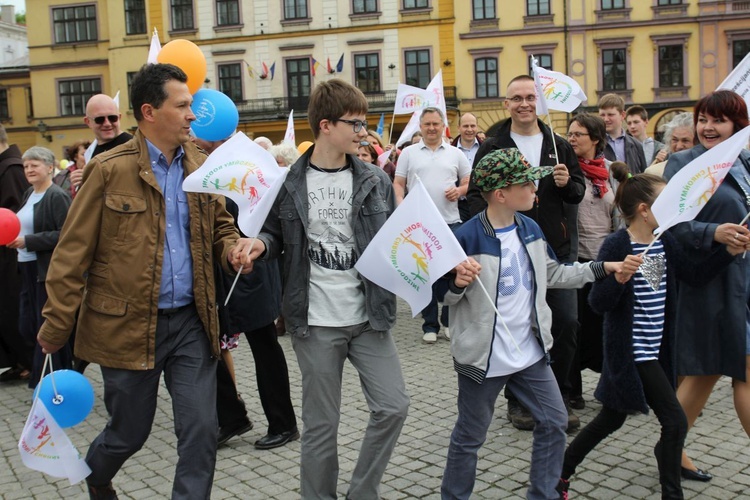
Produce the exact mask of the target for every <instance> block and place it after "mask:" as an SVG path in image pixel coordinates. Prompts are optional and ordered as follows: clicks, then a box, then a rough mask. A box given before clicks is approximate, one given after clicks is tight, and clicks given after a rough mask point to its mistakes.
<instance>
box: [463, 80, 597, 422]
mask: <svg viewBox="0 0 750 500" xmlns="http://www.w3.org/2000/svg"><path fill="white" fill-rule="evenodd" d="M505 95H506V98H505V108H506V109H507V110H508V113H509V114H510V118H509V119H507V120H505V121H504V122H501V123H500V124H499V125H497V126H494V127H493V129H496V132H495V134H494V135H492V136H488V137H487V139H486V140H485V141H484V143H482V146H481V147H480V148H479V151H478V152H477V155H476V156H475V157H474V165H476V164H477V163H478V162H479V161H480V160H481V159H482V158H484V156H485V155H487V154H488V153H489V152H491V151H494V150H496V149H505V148H518V149H519V150H520V151H521V153H522V154H523V155H524V157H525V158H526V159H527V160H528V161H529V163H531V165H533V166H554V172H553V175H548V176H546V177H543V178H542V179H540V180H539V181H538V185H537V192H536V201H535V202H534V207H533V208H532V209H531V210H529V211H527V212H522V213H523V214H524V215H526V216H528V217H531V218H532V219H534V220H535V221H536V222H537V223H538V224H539V226H540V227H541V228H542V232H543V233H544V237H545V238H546V240H547V243H548V244H549V245H550V246H551V247H552V250H553V251H554V252H555V255H556V257H557V260H559V261H560V262H564V263H569V262H575V261H576V260H577V257H578V256H577V251H578V242H577V238H578V229H577V213H578V206H577V205H578V204H579V203H580V202H581V200H582V199H583V194H584V192H585V190H586V187H585V184H584V182H583V173H582V172H581V168H580V167H579V166H578V160H577V159H576V155H575V152H574V151H573V148H572V147H571V146H570V144H568V142H567V141H566V140H565V139H563V138H562V137H560V136H559V135H557V134H553V133H552V131H551V130H550V128H549V127H547V125H545V124H544V123H543V122H542V121H541V120H540V119H539V118H537V115H536V99H537V95H536V88H535V86H534V79H533V78H532V77H530V76H528V75H520V76H517V77H515V78H513V79H512V80H511V81H510V83H509V84H508V87H507V89H506V92H505ZM553 141H554V144H553ZM555 146H556V147H557V154H558V157H555ZM468 199H469V204H470V206H471V212H472V215H475V214H477V213H479V212H481V211H482V210H484V209H485V208H486V206H487V203H486V202H485V201H484V198H482V195H481V193H480V191H479V189H478V188H477V187H476V186H475V185H474V183H473V180H472V182H471V183H470V187H469V194H468ZM547 303H548V304H549V306H550V308H551V309H552V336H553V338H554V345H553V346H552V349H551V350H550V356H551V358H552V359H551V361H552V371H553V372H554V374H555V379H556V380H557V384H558V386H559V387H560V392H561V393H562V395H563V399H564V400H565V403H566V407H567V408H568V430H569V431H572V430H575V429H577V428H578V427H579V426H580V420H579V419H578V417H577V416H576V415H575V414H574V413H573V412H572V410H571V409H570V407H569V405H568V397H567V395H568V394H569V393H570V381H569V379H570V373H571V369H572V366H573V358H574V355H575V350H576V332H577V330H578V317H577V305H576V304H577V302H576V292H575V290H561V289H548V290H547ZM505 397H506V398H507V399H508V420H510V421H511V423H512V424H513V426H514V427H516V428H517V429H521V430H532V429H534V419H533V418H532V416H531V412H530V411H529V410H528V409H527V408H525V407H524V406H523V405H521V403H520V402H519V401H518V400H517V399H516V398H515V396H513V394H512V392H511V391H510V390H509V389H508V388H507V386H506V388H505Z"/></svg>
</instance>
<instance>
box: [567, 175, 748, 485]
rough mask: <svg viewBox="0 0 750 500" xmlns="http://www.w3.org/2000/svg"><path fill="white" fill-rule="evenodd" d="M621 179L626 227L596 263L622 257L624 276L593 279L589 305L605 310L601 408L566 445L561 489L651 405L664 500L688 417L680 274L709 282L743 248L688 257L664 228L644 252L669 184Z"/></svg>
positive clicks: (619, 199)
mask: <svg viewBox="0 0 750 500" xmlns="http://www.w3.org/2000/svg"><path fill="white" fill-rule="evenodd" d="M613 173H614V174H615V175H617V173H615V172H613ZM621 177H622V178H620V179H618V180H619V181H620V186H619V188H618V190H617V195H616V197H615V203H616V204H617V206H618V208H619V209H620V211H621V213H622V216H623V218H624V220H625V221H626V222H627V224H628V228H627V229H620V230H619V231H617V232H615V233H613V234H611V235H610V236H608V237H607V239H606V240H605V242H604V243H603V244H602V247H601V249H600V252H599V256H598V257H597V260H602V261H620V260H622V261H624V263H623V271H624V274H623V275H615V274H612V275H610V276H608V277H607V278H606V279H604V280H601V281H598V282H596V283H595V284H594V285H593V288H592V290H591V294H590V295H589V304H590V305H591V307H592V309H593V310H594V311H596V312H597V313H599V314H602V315H604V339H603V340H604V353H603V354H604V363H603V366H602V375H601V378H600V380H599V385H598V386H597V389H596V392H595V396H596V398H597V399H598V400H599V401H601V403H602V409H601V411H600V412H599V414H598V415H597V416H596V417H595V418H594V420H592V421H591V423H589V424H588V425H587V426H586V427H584V428H583V429H582V430H581V432H580V433H579V434H578V435H577V436H576V438H575V439H574V440H573V441H572V442H571V443H570V445H569V446H568V449H567V450H566V452H565V460H564V462H563V469H562V478H561V479H560V484H559V487H558V489H559V491H560V493H561V495H562V497H563V498H567V491H568V486H569V480H570V477H571V476H572V475H573V473H574V472H575V469H576V467H577V466H578V464H580V463H581V462H582V461H583V460H584V458H585V457H586V455H587V454H588V453H589V452H590V451H591V450H593V449H594V448H595V447H596V446H597V445H598V444H599V443H600V442H601V441H602V440H604V438H606V437H607V436H609V435H610V434H612V433H613V432H614V431H616V430H617V429H619V428H620V427H622V425H623V423H625V419H626V417H627V415H628V414H632V413H638V412H640V413H648V409H649V407H650V408H651V409H652V410H653V411H654V413H655V414H656V417H657V418H658V419H659V423H660V424H661V439H660V440H659V441H658V442H657V443H656V446H655V447H654V454H655V455H656V461H657V466H658V469H659V482H660V483H661V491H662V498H669V499H681V498H683V494H682V486H681V485H680V455H681V453H682V446H683V443H684V441H685V435H686V433H687V420H686V417H685V414H684V412H683V411H682V408H681V406H680V403H679V401H677V397H676V395H675V392H674V387H675V379H676V374H675V362H674V361H675V353H676V350H675V332H674V328H673V327H672V326H671V323H674V321H673V319H674V315H675V299H676V279H677V277H678V276H679V277H680V278H681V279H684V280H688V281H691V282H695V283H696V284H699V283H706V282H708V281H710V279H711V278H712V277H713V276H714V275H715V273H716V271H717V270H718V269H720V268H722V267H723V266H725V265H727V264H728V263H729V262H730V261H731V260H732V259H733V258H734V255H736V253H738V252H739V250H730V249H729V248H728V247H725V246H723V245H721V246H717V248H716V250H715V251H714V252H713V253H712V254H711V255H710V256H709V257H708V258H707V259H706V260H705V261H704V262H702V263H696V262H689V261H687V260H686V258H685V256H684V253H683V251H682V250H681V248H680V246H679V243H677V241H676V240H675V239H674V238H673V237H672V235H671V234H669V233H664V234H663V235H662V236H661V238H660V240H659V241H657V242H656V243H655V244H653V245H652V246H651V248H650V249H649V250H648V252H647V253H646V254H645V255H643V251H644V250H645V249H646V247H647V246H648V245H649V244H650V243H651V242H652V241H653V240H654V235H653V232H654V230H655V229H656V228H657V227H658V225H659V224H658V223H657V221H656V219H655V217H654V215H653V213H652V212H651V205H652V203H653V202H654V200H656V197H657V196H659V193H661V191H662V189H664V186H665V185H666V183H665V181H664V179H662V178H661V177H656V176H653V175H649V174H638V175H635V176H629V174H627V173H622V174H621ZM730 251H731V252H734V254H730ZM630 275H632V279H630V280H629V281H627V280H626V278H627V277H628V276H630ZM626 281H627V282H626Z"/></svg>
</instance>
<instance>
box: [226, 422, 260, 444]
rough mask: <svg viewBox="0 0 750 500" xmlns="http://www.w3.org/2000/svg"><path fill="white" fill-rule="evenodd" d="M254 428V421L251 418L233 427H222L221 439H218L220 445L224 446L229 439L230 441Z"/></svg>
mask: <svg viewBox="0 0 750 500" xmlns="http://www.w3.org/2000/svg"><path fill="white" fill-rule="evenodd" d="M252 428H253V423H252V422H251V421H249V420H248V421H247V422H243V423H241V424H239V425H235V426H232V427H227V428H220V429H219V439H218V444H219V446H224V445H225V444H227V441H229V440H230V439H232V438H233V437H235V436H239V435H241V434H244V433H246V432H247V431H249V430H250V429H252Z"/></svg>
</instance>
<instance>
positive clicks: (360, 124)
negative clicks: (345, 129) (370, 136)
mask: <svg viewBox="0 0 750 500" xmlns="http://www.w3.org/2000/svg"><path fill="white" fill-rule="evenodd" d="M331 121H332V122H334V123H336V122H344V123H348V124H349V125H351V126H352V128H353V129H354V133H355V134H358V133H359V132H360V131H361V130H362V129H363V128H364V129H365V130H367V122H366V121H364V120H345V119H343V118H336V119H335V120H331Z"/></svg>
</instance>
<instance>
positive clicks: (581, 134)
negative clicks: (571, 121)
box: [567, 132, 589, 139]
mask: <svg viewBox="0 0 750 500" xmlns="http://www.w3.org/2000/svg"><path fill="white" fill-rule="evenodd" d="M586 135H589V134H586V133H584V132H568V133H567V137H568V139H570V138H571V137H575V138H576V139H580V138H581V137H583V136H586Z"/></svg>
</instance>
